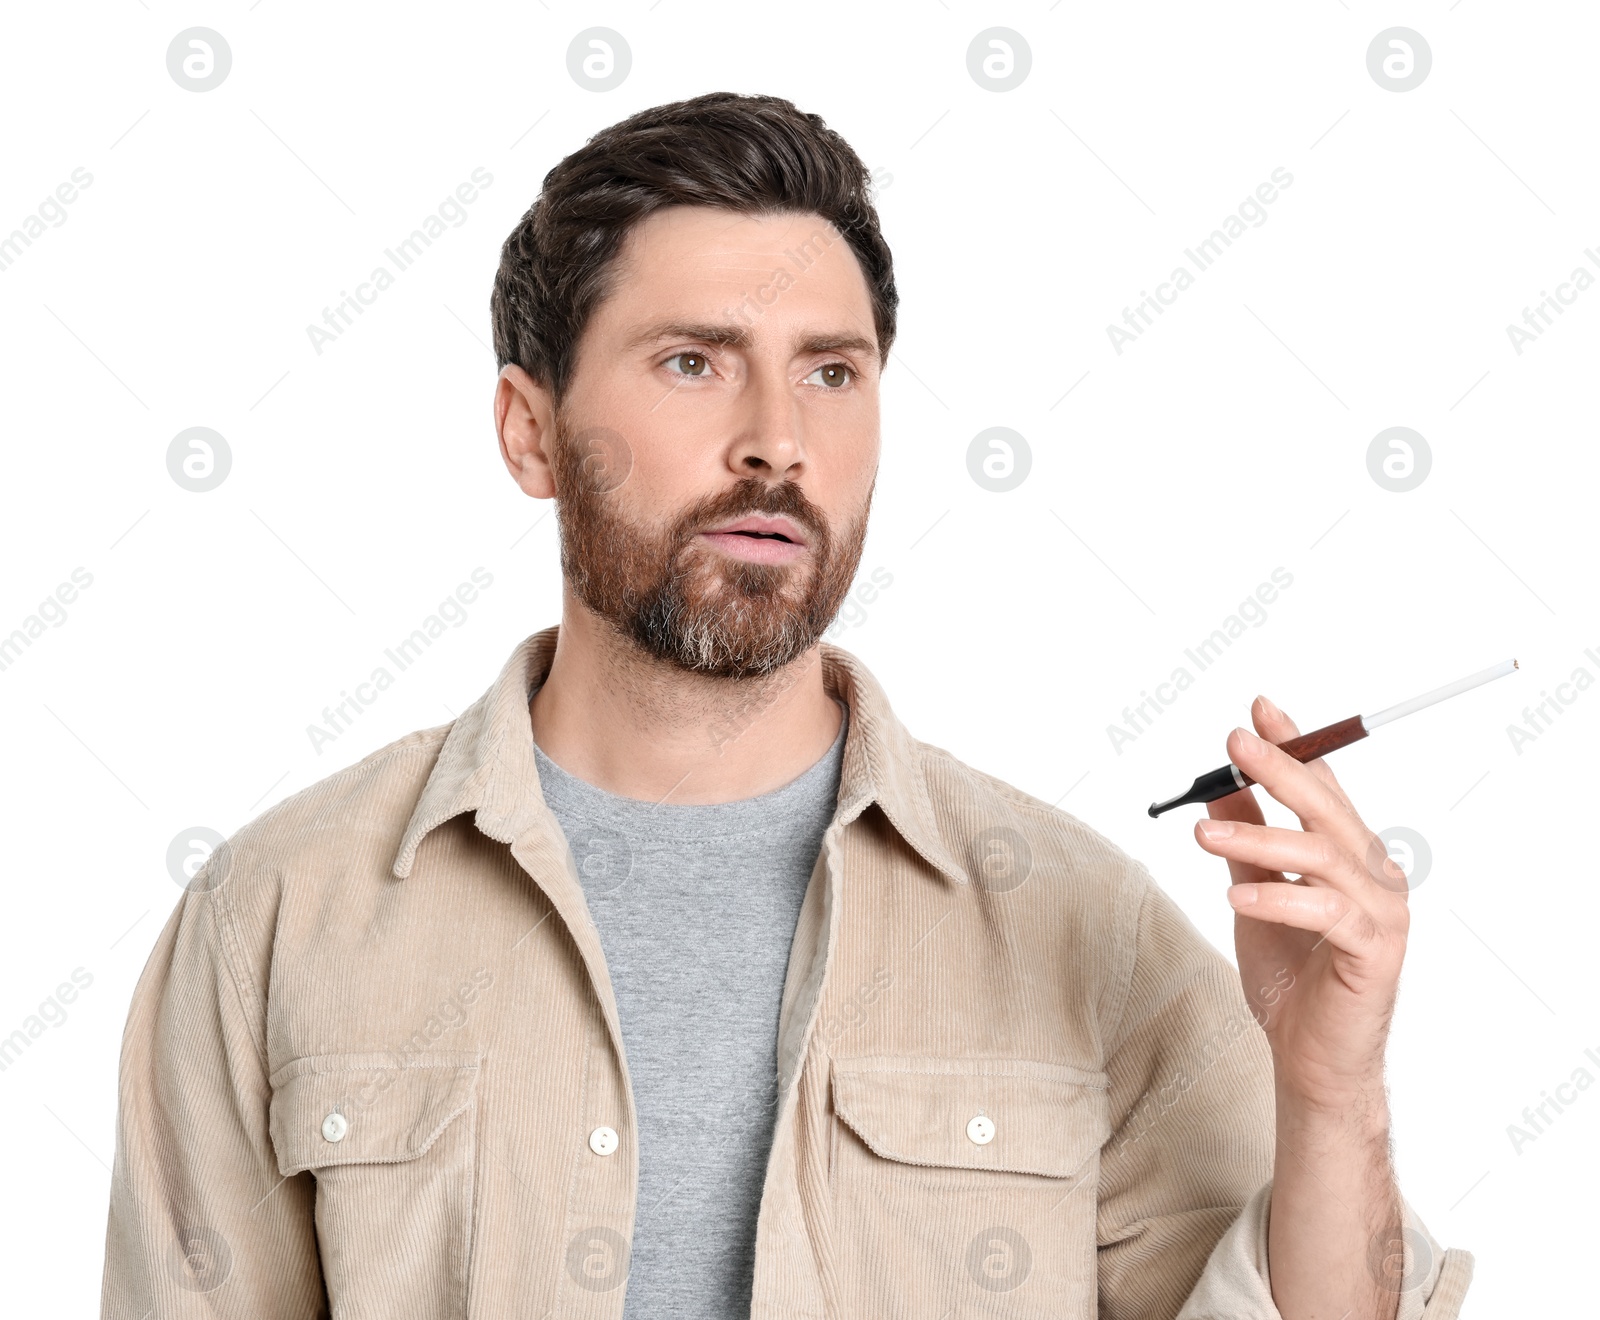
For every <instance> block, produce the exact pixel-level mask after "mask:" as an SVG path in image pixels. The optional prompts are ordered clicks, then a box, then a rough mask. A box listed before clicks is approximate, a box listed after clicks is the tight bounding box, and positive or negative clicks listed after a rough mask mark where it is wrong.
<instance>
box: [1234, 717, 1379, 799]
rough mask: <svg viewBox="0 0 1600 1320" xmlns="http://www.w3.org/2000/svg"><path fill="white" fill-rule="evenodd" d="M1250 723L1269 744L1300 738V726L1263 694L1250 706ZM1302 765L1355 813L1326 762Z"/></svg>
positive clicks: (1307, 762) (1319, 761)
mask: <svg viewBox="0 0 1600 1320" xmlns="http://www.w3.org/2000/svg"><path fill="white" fill-rule="evenodd" d="M1250 722H1251V723H1252V724H1254V725H1255V726H1256V732H1257V733H1258V734H1260V735H1261V736H1262V737H1263V738H1265V739H1266V740H1267V741H1268V742H1269V743H1273V744H1278V743H1286V742H1288V741H1289V739H1291V738H1298V737H1299V736H1300V726H1299V725H1298V724H1296V723H1295V722H1294V721H1293V720H1292V719H1290V718H1289V716H1288V715H1287V714H1285V713H1284V712H1283V711H1281V710H1279V709H1278V707H1277V705H1275V704H1274V702H1273V700H1272V698H1271V697H1268V696H1266V695H1265V694H1262V695H1261V696H1259V697H1257V698H1256V699H1255V700H1254V701H1253V702H1252V703H1251V704H1250ZM1302 764H1303V765H1304V766H1305V767H1306V769H1308V770H1309V771H1311V773H1312V774H1314V775H1316V776H1317V778H1318V779H1320V780H1322V782H1323V783H1325V784H1326V785H1327V786H1328V787H1329V788H1331V789H1332V790H1333V791H1334V792H1335V793H1337V794H1338V795H1339V797H1340V798H1341V799H1343V801H1344V804H1345V806H1346V807H1348V808H1349V809H1350V812H1351V814H1354V813H1355V807H1354V805H1352V803H1351V801H1350V798H1349V796H1348V795H1347V794H1346V793H1345V791H1344V789H1343V787H1341V785H1340V783H1339V780H1338V779H1337V778H1336V777H1335V775H1334V773H1333V771H1332V770H1330V769H1329V768H1328V763H1327V762H1326V761H1324V760H1323V759H1322V758H1321V757H1320V756H1319V757H1317V759H1316V760H1314V761H1304V762H1302Z"/></svg>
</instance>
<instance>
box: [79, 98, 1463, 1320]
mask: <svg viewBox="0 0 1600 1320" xmlns="http://www.w3.org/2000/svg"><path fill="white" fill-rule="evenodd" d="M867 187H868V176H867V171H866V170H865V168H864V167H863V165H862V163H861V161H860V160H859V159H858V158H857V156H856V155H855V154H854V153H853V152H852V151H851V150H850V148H849V147H848V146H847V145H846V144H845V143H844V142H843V141H842V140H841V139H840V138H839V137H838V136H837V135H836V134H834V133H833V132H831V131H829V130H827V129H826V128H825V127H824V125H823V124H822V121H821V120H820V119H818V118H816V117H815V116H810V115H804V114H801V113H800V112H799V111H797V110H796V109H795V108H794V107H793V106H792V105H790V104H789V103H788V102H786V101H781V100H777V99H774V98H767V97H741V96H734V95H727V94H718V95H711V96H705V97H700V98H697V99H695V100H692V101H688V102H683V103H679V104H674V105H668V106H661V107H657V108H655V109H653V110H648V111H645V112H642V113H640V114H638V115H635V116H633V117H632V118H630V119H628V120H626V121H624V122H623V123H621V124H618V125H616V126H614V127H612V128H611V129H608V130H606V131H605V132H603V133H601V134H599V135H597V136H596V137H595V138H594V139H593V140H591V141H590V142H589V143H588V144H587V145H586V146H585V147H584V148H583V149H582V150H580V151H578V152H577V153H575V154H574V155H572V156H570V157H568V158H567V159H566V160H564V161H563V162H562V163H561V164H560V165H558V166H557V167H556V168H555V169H554V170H552V171H551V173H550V174H549V175H548V177H547V178H546V180H545V184H544V189H543V192H542V194H541V196H540V198H539V200H538V201H537V202H536V203H535V205H534V206H533V208H532V209H531V210H530V211H529V212H528V214H527V215H526V216H525V217H524V219H523V220H522V222H521V223H520V224H519V225H518V227H517V229H516V231H515V232H514V233H513V234H512V235H511V236H510V238H509V239H508V240H507V241H506V244H505V247H504V251H503V254H502V261H501V267H500V271H499V274H498V276H497V278H496V281H495V290H494V298H493V313H494V329H495V340H496V350H497V353H498V356H499V358H500V361H501V367H502V369H501V372H500V378H499V381H498V383H497V387H496V394H495V422H496V427H497V430H498V433H499V439H500V446H501V451H502V454H503V457H504V459H505V462H506V465H507V467H508V468H509V469H510V471H511V473H512V475H513V476H514V478H515V479H516V481H517V482H518V484H519V485H520V486H521V488H522V489H523V491H524V492H526V493H527V494H528V495H530V496H532V497H534V498H536V499H551V498H553V499H555V500H556V501H557V508H558V510H559V521H560V535H561V562H562V570H563V573H564V575H565V583H566V592H565V598H564V603H563V609H562V617H561V624H560V627H559V629H555V628H552V629H549V630H547V631H545V632H541V633H536V634H535V635H533V636H531V637H529V638H527V639H526V640H525V641H524V642H523V643H522V644H521V645H519V646H518V647H517V648H516V650H515V651H514V653H513V654H512V656H511V658H510V660H509V662H508V663H507V665H506V667H505V669H504V671H503V672H502V673H501V675H500V677H499V679H498V680H497V681H496V682H495V684H494V685H493V686H492V687H491V688H490V689H489V690H488V692H486V693H485V694H484V696H483V697H482V698H480V699H479V700H478V701H477V702H476V703H475V704H474V705H472V706H471V707H470V708H469V709H468V710H467V711H466V712H465V713H464V714H463V715H462V716H461V717H460V718H459V719H457V720H455V721H453V722H452V723H450V724H448V725H444V726H441V727H439V728H434V729H427V730H423V731H420V732H418V733H414V734H411V735H408V736H407V737H405V738H402V739H400V740H399V741H398V742H395V743H393V744H391V745H390V746H388V747H386V748H383V749H380V750H379V751H376V752H374V753H373V754H371V755H370V756H368V757H367V758H365V759H364V760H362V761H360V762H359V763H357V764H356V765H354V766H351V767H350V768H348V769H346V770H344V771H342V772H341V773H339V774H336V775H334V776H332V777H331V778H328V779H325V780H323V781H322V782H320V783H318V784H314V785H312V786H311V787H310V788H307V789H305V790H303V791H302V792H300V793H297V794H296V795H294V796H293V797H291V798H290V799H288V800H287V801H285V802H283V803H281V804H279V805H278V806H276V807H274V808H273V809H271V810H270V811H268V812H266V813H265V814H264V815H262V816H260V817H258V818H257V819H256V820H254V821H252V822H251V823H250V824H249V825H247V826H245V827H244V828H243V829H241V830H240V831H239V832H238V833H236V834H235V835H234V836H233V837H232V838H231V839H230V840H229V841H228V843H227V844H226V845H225V846H223V847H222V848H219V849H218V850H217V852H216V853H215V854H213V856H212V857H211V859H210V860H209V862H208V863H207V865H206V867H205V868H204V869H203V870H202V871H201V872H200V874H199V875H198V876H197V878H196V881H195V884H194V886H193V888H192V891H191V892H189V893H187V894H186V895H185V896H184V899H183V901H182V902H181V903H180V904H179V906H178V909H177V910H176V911H175V912H174V913H173V916H172V918H171V919H170V920H169V922H168V923H167V925H166V928H165V930H164V931H163V933H162V935H161V938H160V940H159V942H158V943H157V945H156V948H155V950H154V952H153V953H152V955H151V958H150V962H149V965H148V967H147V968H146V970H145V973H144V975H143V977H142V978H141V980H140V983H139V986H138V988H137V990H136V992H135V996H134V1001H133V1005H132V1009H131V1011H130V1014H129V1020H128V1027H127V1034H126V1038H125V1043H124V1050H123V1058H122V1080H121V1117H120V1125H119V1134H118V1151H117V1165H116V1174H115V1179H114V1182H113V1188H112V1200H111V1215H110V1225H109V1232H108V1237H107V1259H106V1272H105V1289H104V1310H103V1314H104V1315H105V1316H107V1317H114V1318H115V1320H142V1317H145V1316H147V1315H152V1314H153V1315H156V1316H160V1317H168V1316H183V1315H207V1316H227V1317H249V1318H250V1320H277V1318H279V1317H283V1318H287V1317H302V1316H304V1317H311V1316H316V1315H323V1314H329V1313H330V1312H331V1314H332V1315H333V1316H334V1317H349V1318H350V1320H354V1318H355V1317H377V1316H384V1317H394V1316H415V1317H466V1316H474V1317H499V1316H513V1315H514V1316H528V1317H541V1316H594V1317H601V1316H604V1317H620V1316H626V1317H629V1320H655V1318H656V1317H668V1316H683V1317H696V1318H697V1320H699V1318H701V1317H732V1316H745V1315H753V1316H759V1317H802V1316H803V1317H823V1316H829V1317H832V1316H837V1317H849V1318H851V1320H855V1318H857V1317H918V1318H919V1320H924V1318H926V1317H938V1316H957V1315H959V1316H966V1315H973V1316H976V1315H995V1316H1000V1315H1005V1316H1014V1317H1017V1316H1020V1317H1031V1316H1040V1317H1042V1316H1058V1315H1090V1314H1099V1315H1101V1316H1106V1317H1118V1318H1121V1317H1129V1318H1131V1317H1141V1318H1148V1317H1174V1316H1179V1317H1184V1318H1185V1320H1199V1317H1202V1316H1214V1317H1230V1318H1232V1320H1239V1318H1241V1317H1276V1316H1279V1315H1282V1316H1284V1317H1289V1318H1290V1320H1298V1318H1300V1317H1312V1316H1316V1317H1329V1318H1330V1320H1334V1318H1337V1317H1341V1316H1342V1317H1353V1318H1359V1320H1369V1318H1370V1320H1389V1318H1390V1317H1394V1316H1396V1315H1399V1316H1404V1317H1418V1316H1428V1317H1433V1318H1435V1320H1440V1318H1443V1317H1450V1316H1455V1315H1456V1314H1457V1313H1458V1310H1459V1307H1460V1303H1461V1298H1462V1295H1463V1293H1464V1292H1465V1289H1466V1286H1467V1282H1468V1280H1469V1278H1470V1272H1471V1257H1470V1256H1467V1255H1466V1254H1465V1253H1462V1252H1458V1251H1450V1252H1445V1251H1442V1250H1441V1249H1440V1247H1439V1246H1438V1244H1437V1243H1436V1242H1435V1241H1434V1240H1433V1239H1432V1238H1431V1236H1429V1235H1428V1233H1427V1231H1426V1229H1425V1228H1423V1226H1422V1225H1421V1224H1420V1222H1419V1221H1418V1220H1417V1219H1416V1217H1415V1216H1414V1215H1413V1214H1412V1213H1411V1211H1410V1209H1409V1208H1408V1207H1407V1206H1406V1204H1405V1203H1404V1202H1403V1201H1402V1200H1401V1198H1400V1196H1399V1193H1398V1191H1397V1190H1396V1187H1395V1185H1394V1180H1393V1176H1392V1173H1391V1169H1390V1163H1389V1150H1388V1119H1387V1109H1386V1102H1385V1094H1384V1086H1383V1052H1384V1040H1385V1035H1386V1032H1387V1026H1388V1021H1389V1015H1390V1010H1391V1007H1392V1005H1393V1001H1394V995H1395V987H1396V983H1397V979H1398V976H1399V971H1400V964H1401V957H1402V952H1403V948H1404V944H1405V934H1406V924H1407V918H1406V903H1405V883H1404V879H1403V877H1402V876H1401V875H1400V874H1399V872H1398V870H1397V869H1396V868H1395V867H1394V865H1393V863H1392V862H1389V861H1388V859H1387V857H1386V856H1385V855H1384V854H1383V849H1382V846H1381V844H1378V845H1376V850H1375V849H1374V844H1375V839H1374V836H1373V834H1372V832H1371V831H1370V830H1369V829H1368V828H1367V827H1366V825H1364V824H1363V823H1362V821H1361V819H1360V817H1359V816H1358V815H1357V814H1356V811H1355V808H1354V807H1353V806H1352V805H1351V804H1350V802H1349V800H1348V798H1346V797H1345V795H1344V793H1343V791H1342V790H1341V789H1340V787H1339V785H1338V783H1337V782H1336V781H1335V779H1334V778H1333V776H1332V774H1331V773H1330V772H1329V771H1328V769H1327V768H1326V766H1324V765H1322V764H1320V763H1316V764H1312V765H1307V766H1302V765H1300V764H1298V763H1297V762H1294V761H1293V760H1291V759H1290V758H1289V757H1287V756H1286V755H1285V754H1284V753H1282V752H1281V751H1279V750H1278V749H1277V748H1275V747H1273V746H1272V745H1271V743H1273V742H1281V741H1283V740H1284V739H1286V738H1288V737H1291V736H1293V735H1294V734H1295V732H1296V729H1295V726H1294V724H1293V723H1292V722H1291V721H1290V720H1289V718H1288V716H1286V715H1284V714H1283V713H1282V712H1281V711H1279V710H1277V709H1276V708H1275V707H1274V706H1272V704H1271V703H1270V702H1268V701H1267V700H1266V699H1265V698H1261V699H1258V701H1257V702H1256V704H1255V707H1254V709H1253V712H1252V714H1253V720H1254V724H1255V728H1256V732H1257V734H1259V735H1260V736H1259V738H1257V737H1255V736H1252V735H1251V734H1249V733H1247V732H1245V731H1244V730H1242V729H1241V730H1237V731H1235V732H1234V733H1233V734H1232V735H1231V736H1230V738H1229V740H1228V754H1229V756H1230V757H1231V758H1232V760H1233V761H1234V762H1235V763H1236V764H1237V765H1239V766H1240V767H1242V768H1243V769H1244V770H1245V771H1246V772H1247V773H1248V774H1250V775H1251V776H1252V777H1253V778H1254V779H1255V780H1256V781H1257V782H1258V783H1259V784H1260V785H1261V786H1262V787H1263V788H1264V789H1265V790H1266V791H1267V792H1268V793H1270V794H1271V795H1272V796H1273V797H1275V798H1277V799H1278V800H1279V801H1281V802H1283V803H1285V804H1287V805H1288V806H1289V807H1290V808H1292V809H1293V810H1294V811H1295V813H1296V814H1297V815H1298V817H1299V819H1300V821H1301V823H1302V825H1303V826H1304V828H1303V830H1286V829H1269V828H1267V827H1265V826H1264V825H1263V824H1262V817H1261V814H1260V811H1259V808H1258V805H1257V803H1256V801H1255V799H1254V797H1253V795H1252V793H1251V792H1250V791H1248V790H1247V791H1245V792H1242V793H1239V794H1237V795H1235V796H1233V797H1231V798H1227V799H1224V800H1223V801H1221V802H1218V803H1215V804H1213V805H1212V807H1211V811H1210V814H1211V819H1210V820H1208V821H1202V822H1200V824H1199V825H1198V826H1197V831H1196V839H1197V841H1198V842H1199V844H1200V846H1201V847H1202V848H1204V849H1205V850H1206V851H1208V852H1211V853H1214V854H1216V855H1218V856H1221V857H1224V858H1226V859H1227V861H1228V866H1229V869H1230V872H1231V875H1232V878H1233V881H1234V883H1233V885H1232V886H1231V887H1230V888H1229V890H1228V891H1227V892H1228V898H1229V901H1230V902H1231V903H1232V905H1233V907H1234V908H1235V910H1236V912H1237V914H1238V916H1237V920H1236V939H1237V952H1238V962H1239V971H1238V973H1237V974H1236V973H1235V972H1234V971H1233V970H1232V969H1231V968H1230V967H1229V966H1228V964H1227V962H1226V961H1225V960H1224V959H1223V958H1222V956H1221V955H1220V954H1219V953H1217V952H1216V951H1215V950H1213V949H1212V948H1211V947H1210V946H1209V945H1207V944H1206V943H1205V941H1204V940H1203V939H1202V938H1201V937H1200V935H1199V934H1198V932H1197V931H1196V930H1195V929H1194V927H1193V926H1192V925H1191V924H1190V923H1189V922H1188V921H1187V920H1186V919H1185V918H1184V917H1183V915H1182V914H1181V913H1180V912H1179V910H1178V909H1177V908H1176V906H1175V905H1174V904H1173V903H1172V902H1171V900H1170V899H1168V898H1167V897H1166V896H1165V895H1164V894H1163V893H1162V891H1161V890H1160V889H1159V888H1157V887H1156V885H1155V884H1154V882H1153V881H1152V879H1151V878H1150V876H1149V875H1148V874H1147V873H1146V872H1145V870H1144V869H1143V868H1142V867H1141V866H1140V865H1139V864H1138V863H1137V862H1134V861H1132V860H1131V859H1130V858H1128V857H1127V856H1126V855H1125V854H1123V853H1122V852H1120V851H1119V850H1118V849H1117V848H1115V847H1114V846H1113V845H1111V844H1110V843H1109V842H1107V841H1106V840H1104V839H1102V838H1101V837H1100V836H1098V835H1097V834H1095V833H1094V832H1093V831H1092V830H1090V829H1089V828H1088V827H1087V826H1085V825H1084V824H1082V823H1081V822H1079V821H1077V820H1075V819H1073V818H1072V817H1070V816H1068V815H1066V814H1064V813H1062V812H1058V811H1055V810H1053V809H1051V808H1049V807H1046V806H1045V805H1044V804H1042V803H1039V802H1036V801H1035V800H1033V799H1032V798H1029V797H1028V796H1026V795H1025V794H1023V793H1020V792H1018V791H1017V790H1016V789H1013V788H1011V787H1009V786H1008V785H1006V784H1004V783H1001V782H1000V781H998V780H996V779H993V778H990V777H988V776H985V775H982V774H980V773H978V772H976V771H974V770H972V769H969V768H968V767H966V766H964V765H962V764H961V763H960V762H958V761H956V760H955V758H953V757H951V756H950V755H948V754H947V753H945V752H943V751H940V750H938V749H936V748H933V747H929V746H927V745H925V744H922V743H919V742H917V741H916V740H915V739H914V738H912V737H911V735H910V734H908V733H907V732H906V730H905V729H904V728H903V727H902V726H901V725H900V724H899V723H898V721H897V720H896V719H895V717H894V715H893V714H892V712H891V710H890V708H889V705H888V702H887V700H886V699H885V696H884V694H883V692H882V691H881V689H880V688H879V687H878V685H877V684H876V682H875V681H874V680H873V679H872V677H871V675H870V674H868V673H867V671H866V670H865V669H864V668H863V666H862V665H861V663H860V662H859V661H857V660H856V659H854V658H853V657H851V656H850V655H849V654H847V653H846V652H844V651H842V650H840V649H838V648H836V647H832V646H829V645H825V644H822V643H821V640H820V639H821V636H822V634H823V631H824V630H825V628H826V627H827V626H828V624H829V622H830V620H831V619H832V618H833V616H834V614H835V612H836V611H837V609H838V608H839V606H840V603H841V601H842V600H843V598H844V596H845V593H846V592H847V590H848V589H849V586H850V584H851V581H852V579H853V577H854V574H855V571H856V568H857V565H858V561H859V558H860V553H861V547H862V542H863V536H864V534H865V527H866V519H867V511H868V506H869V504H870V500H871V494H872V489H873V482H874V477H875V474H876V470H877V460H878V449H879V413H878V382H879V376H880V373H881V371H882V369H883V367H884V365H885V362H886V360H887V356H888V353H889V349H890V345H891V343H892V342H893V338H894V331H895V307H896V294H895V290H894V283H893V277H892V268H891V262H890V256H889V251H888V248H887V247H886V245H885V244H884V242H883V239H882V237H881V235H880V234H879V231H878V225H877V217H876V213H875V211H874V208H873V206H872V204H871V201H870V199H869V195H868V192H867ZM958 642H959V639H958ZM1284 871H1288V872H1293V873H1297V874H1300V875H1301V876H1303V877H1304V878H1303V880H1302V881H1301V882H1297V883H1288V882H1285V881H1284V878H1283V872H1284ZM1263 1028H1264V1030H1263Z"/></svg>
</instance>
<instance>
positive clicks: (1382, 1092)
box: [1274, 1075, 1389, 1145]
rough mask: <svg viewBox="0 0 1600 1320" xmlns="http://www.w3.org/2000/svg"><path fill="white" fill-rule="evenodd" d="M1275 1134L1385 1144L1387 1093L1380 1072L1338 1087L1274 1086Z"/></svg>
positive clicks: (1287, 1136)
mask: <svg viewBox="0 0 1600 1320" xmlns="http://www.w3.org/2000/svg"><path fill="white" fill-rule="evenodd" d="M1274 1093H1275V1103H1276V1109H1277V1117H1278V1135H1279V1136H1281V1137H1283V1138H1285V1139H1286V1140H1287V1139H1290V1138H1291V1137H1292V1136H1296V1135H1298V1136H1299V1137H1301V1138H1304V1139H1310V1140H1316V1141H1318V1142H1319V1144H1320V1142H1321V1141H1334V1142H1337V1143H1338V1144H1340V1145H1348V1144H1349V1143H1350V1142H1351V1141H1357V1142H1361V1143H1363V1144H1365V1143H1367V1142H1377V1143H1381V1144H1385V1145H1386V1144H1387V1143H1388V1139H1389V1096H1388V1092H1387V1090H1386V1088H1385V1086H1384V1082H1383V1077H1382V1076H1381V1075H1377V1076H1372V1077H1369V1078H1366V1079H1363V1080H1361V1081H1359V1082H1354V1083H1351V1084H1346V1085H1341V1086H1339V1087H1338V1088H1336V1089H1334V1088H1321V1089H1317V1090H1314V1091H1313V1090H1307V1089H1305V1088H1302V1087H1297V1086H1293V1085H1289V1084H1287V1083H1286V1082H1285V1081H1284V1080H1283V1079H1282V1078H1281V1077H1280V1078H1278V1079H1277V1081H1276V1084H1275V1087H1274Z"/></svg>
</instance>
